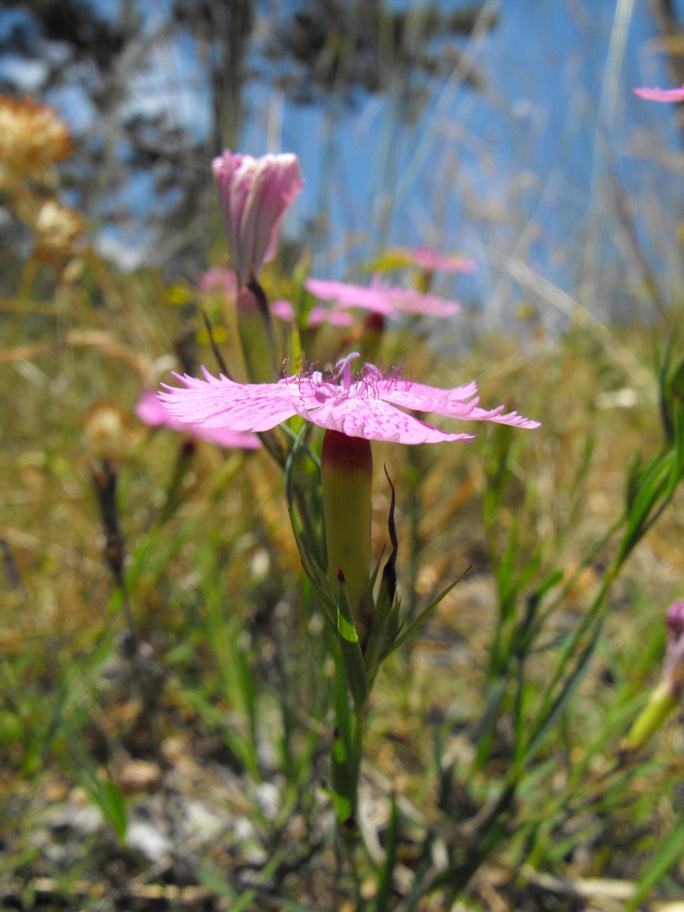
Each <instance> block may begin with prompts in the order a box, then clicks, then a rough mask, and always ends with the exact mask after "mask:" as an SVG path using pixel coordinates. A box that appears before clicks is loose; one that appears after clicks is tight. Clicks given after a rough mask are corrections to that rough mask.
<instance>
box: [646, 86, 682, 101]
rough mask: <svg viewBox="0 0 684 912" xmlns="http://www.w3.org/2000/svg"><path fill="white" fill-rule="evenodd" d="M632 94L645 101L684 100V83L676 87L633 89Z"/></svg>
mask: <svg viewBox="0 0 684 912" xmlns="http://www.w3.org/2000/svg"><path fill="white" fill-rule="evenodd" d="M634 94H635V95H638V96H639V98H645V99H646V101H684V85H683V86H681V87H680V88H678V89H658V88H655V89H649V88H643V89H634Z"/></svg>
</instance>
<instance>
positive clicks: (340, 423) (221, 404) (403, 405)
mask: <svg viewBox="0 0 684 912" xmlns="http://www.w3.org/2000/svg"><path fill="white" fill-rule="evenodd" d="M358 357H359V355H358V354H357V353H356V352H354V353H353V354H350V355H348V356H347V357H346V358H344V359H342V360H341V361H339V362H338V363H337V365H336V369H335V371H334V373H333V374H332V376H328V375H324V374H322V373H321V372H320V371H317V370H312V371H308V372H304V373H302V374H300V375H299V376H297V377H284V378H282V379H281V380H278V381H277V382H276V383H252V384H241V383H233V381H232V380H228V379H227V378H226V377H223V376H221V377H219V378H216V377H213V376H212V375H211V374H209V373H208V372H207V371H206V370H204V369H203V372H204V377H205V379H204V380H198V379H196V378H194V377H188V376H180V375H175V376H176V378H177V379H178V380H180V381H181V383H183V384H184V388H183V387H168V386H167V387H166V390H167V391H166V392H161V393H159V398H160V400H161V401H162V402H163V404H164V408H165V409H166V410H167V411H168V413H169V414H170V415H171V416H172V418H173V419H174V420H175V421H180V422H188V423H189V424H191V425H193V426H194V427H201V428H207V429H216V428H231V429H232V430H236V431H267V430H270V429H271V428H274V427H275V426H276V425H278V424H280V423H281V422H283V421H287V420H288V419H289V418H293V417H294V416H295V415H300V416H301V417H302V418H306V419H307V420H308V421H311V422H312V423H313V424H316V425H318V426H319V427H323V428H326V429H328V430H332V431H339V432H340V433H342V434H346V435H347V436H348V437H361V438H363V439H366V440H383V441H386V442H388V443H405V444H418V443H440V442H442V441H451V440H471V439H472V436H473V435H471V434H466V433H460V434H449V433H447V432H445V431H440V430H438V429H437V428H435V427H432V426H431V425H429V424H426V423H425V422H423V421H420V420H419V419H418V418H415V417H414V416H413V415H410V414H408V413H407V412H405V411H403V409H410V410H414V411H419V412H435V413H436V414H438V415H443V416H444V417H446V418H457V419H460V420H465V421H468V420H474V421H494V422H497V423H499V424H509V425H512V426H513V427H518V428H536V427H539V423H538V422H537V421H532V420H530V419H529V418H523V417H522V416H521V415H518V414H517V413H516V412H510V413H508V414H504V412H503V406H499V407H498V408H495V409H492V410H491V411H486V410H485V409H481V408H479V407H478V401H479V399H478V398H477V396H476V393H477V384H476V383H475V382H473V383H469V384H468V385H467V386H460V387H455V388H454V389H447V390H443V389H438V388H436V387H433V386H425V385H423V384H421V383H413V382H412V381H410V380H402V379H401V376H400V374H399V371H396V370H394V371H390V372H389V373H388V374H384V373H383V372H382V371H381V370H380V369H379V368H378V367H376V366H375V365H373V364H365V365H364V366H363V367H362V369H361V371H360V372H359V373H358V374H357V375H356V377H352V370H351V363H352V361H354V360H355V359H356V358H358Z"/></svg>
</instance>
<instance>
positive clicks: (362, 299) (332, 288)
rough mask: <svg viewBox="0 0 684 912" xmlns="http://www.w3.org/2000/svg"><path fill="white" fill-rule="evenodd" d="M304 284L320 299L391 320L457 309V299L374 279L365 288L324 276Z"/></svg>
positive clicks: (446, 313)
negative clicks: (330, 279) (397, 286)
mask: <svg viewBox="0 0 684 912" xmlns="http://www.w3.org/2000/svg"><path fill="white" fill-rule="evenodd" d="M304 286H305V288H306V289H307V291H309V292H311V294H312V295H314V296H315V297H317V298H319V299H320V300H322V301H335V302H336V303H337V304H338V306H339V308H342V309H346V308H349V307H358V308H361V309H362V310H369V311H371V313H376V314H380V315H381V316H383V317H390V318H393V319H398V318H399V316H401V314H415V315H416V316H424V317H449V316H452V315H453V314H455V313H457V312H458V311H459V310H460V305H459V304H458V302H457V301H445V300H444V298H440V297H437V296H436V295H431V294H425V293H423V292H421V291H416V290H415V289H413V288H394V287H389V286H386V285H381V284H379V283H378V282H374V284H372V285H371V286H370V287H366V286H364V285H352V284H350V283H348V282H335V281H328V280H326V279H307V281H306V282H305V283H304Z"/></svg>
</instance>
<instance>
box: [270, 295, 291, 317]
mask: <svg viewBox="0 0 684 912" xmlns="http://www.w3.org/2000/svg"><path fill="white" fill-rule="evenodd" d="M269 310H270V311H271V313H272V314H273V316H274V317H278V319H279V320H282V321H283V323H294V320H295V310H294V307H293V306H292V302H291V301H287V300H285V298H278V300H277V301H271V303H270V304H269Z"/></svg>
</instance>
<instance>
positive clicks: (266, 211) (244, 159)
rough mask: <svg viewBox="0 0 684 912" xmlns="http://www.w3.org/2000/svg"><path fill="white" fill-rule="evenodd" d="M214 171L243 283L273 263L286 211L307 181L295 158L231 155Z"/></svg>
mask: <svg viewBox="0 0 684 912" xmlns="http://www.w3.org/2000/svg"><path fill="white" fill-rule="evenodd" d="M212 170H213V172H214V177H215V178H216V183H217V184H218V188H219V196H220V202H221V212H222V214H223V221H224V224H225V228H226V234H227V235H228V244H229V246H230V252H231V254H232V257H233V264H234V266H235V269H236V270H237V273H238V277H239V280H240V283H241V284H244V283H245V282H246V281H247V280H248V279H249V272H250V270H251V271H252V272H253V273H254V275H256V274H257V273H258V272H259V269H260V267H261V264H262V262H264V261H266V262H267V261H268V260H272V259H273V257H274V256H275V253H276V250H277V247H278V228H279V227H280V222H281V220H282V218H283V215H284V214H285V209H286V208H287V206H289V204H290V203H291V202H292V201H293V200H294V199H295V198H296V196H297V195H298V193H299V192H300V190H301V189H302V187H303V186H304V181H303V180H302V177H301V174H300V172H299V162H298V161H297V156H296V155H291V154H285V155H263V156H262V157H261V158H253V157H252V156H251V155H241V154H239V153H235V154H233V153H231V152H229V151H228V150H226V151H225V152H224V153H223V155H221V156H219V157H218V158H215V159H214V161H213V163H212Z"/></svg>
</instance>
